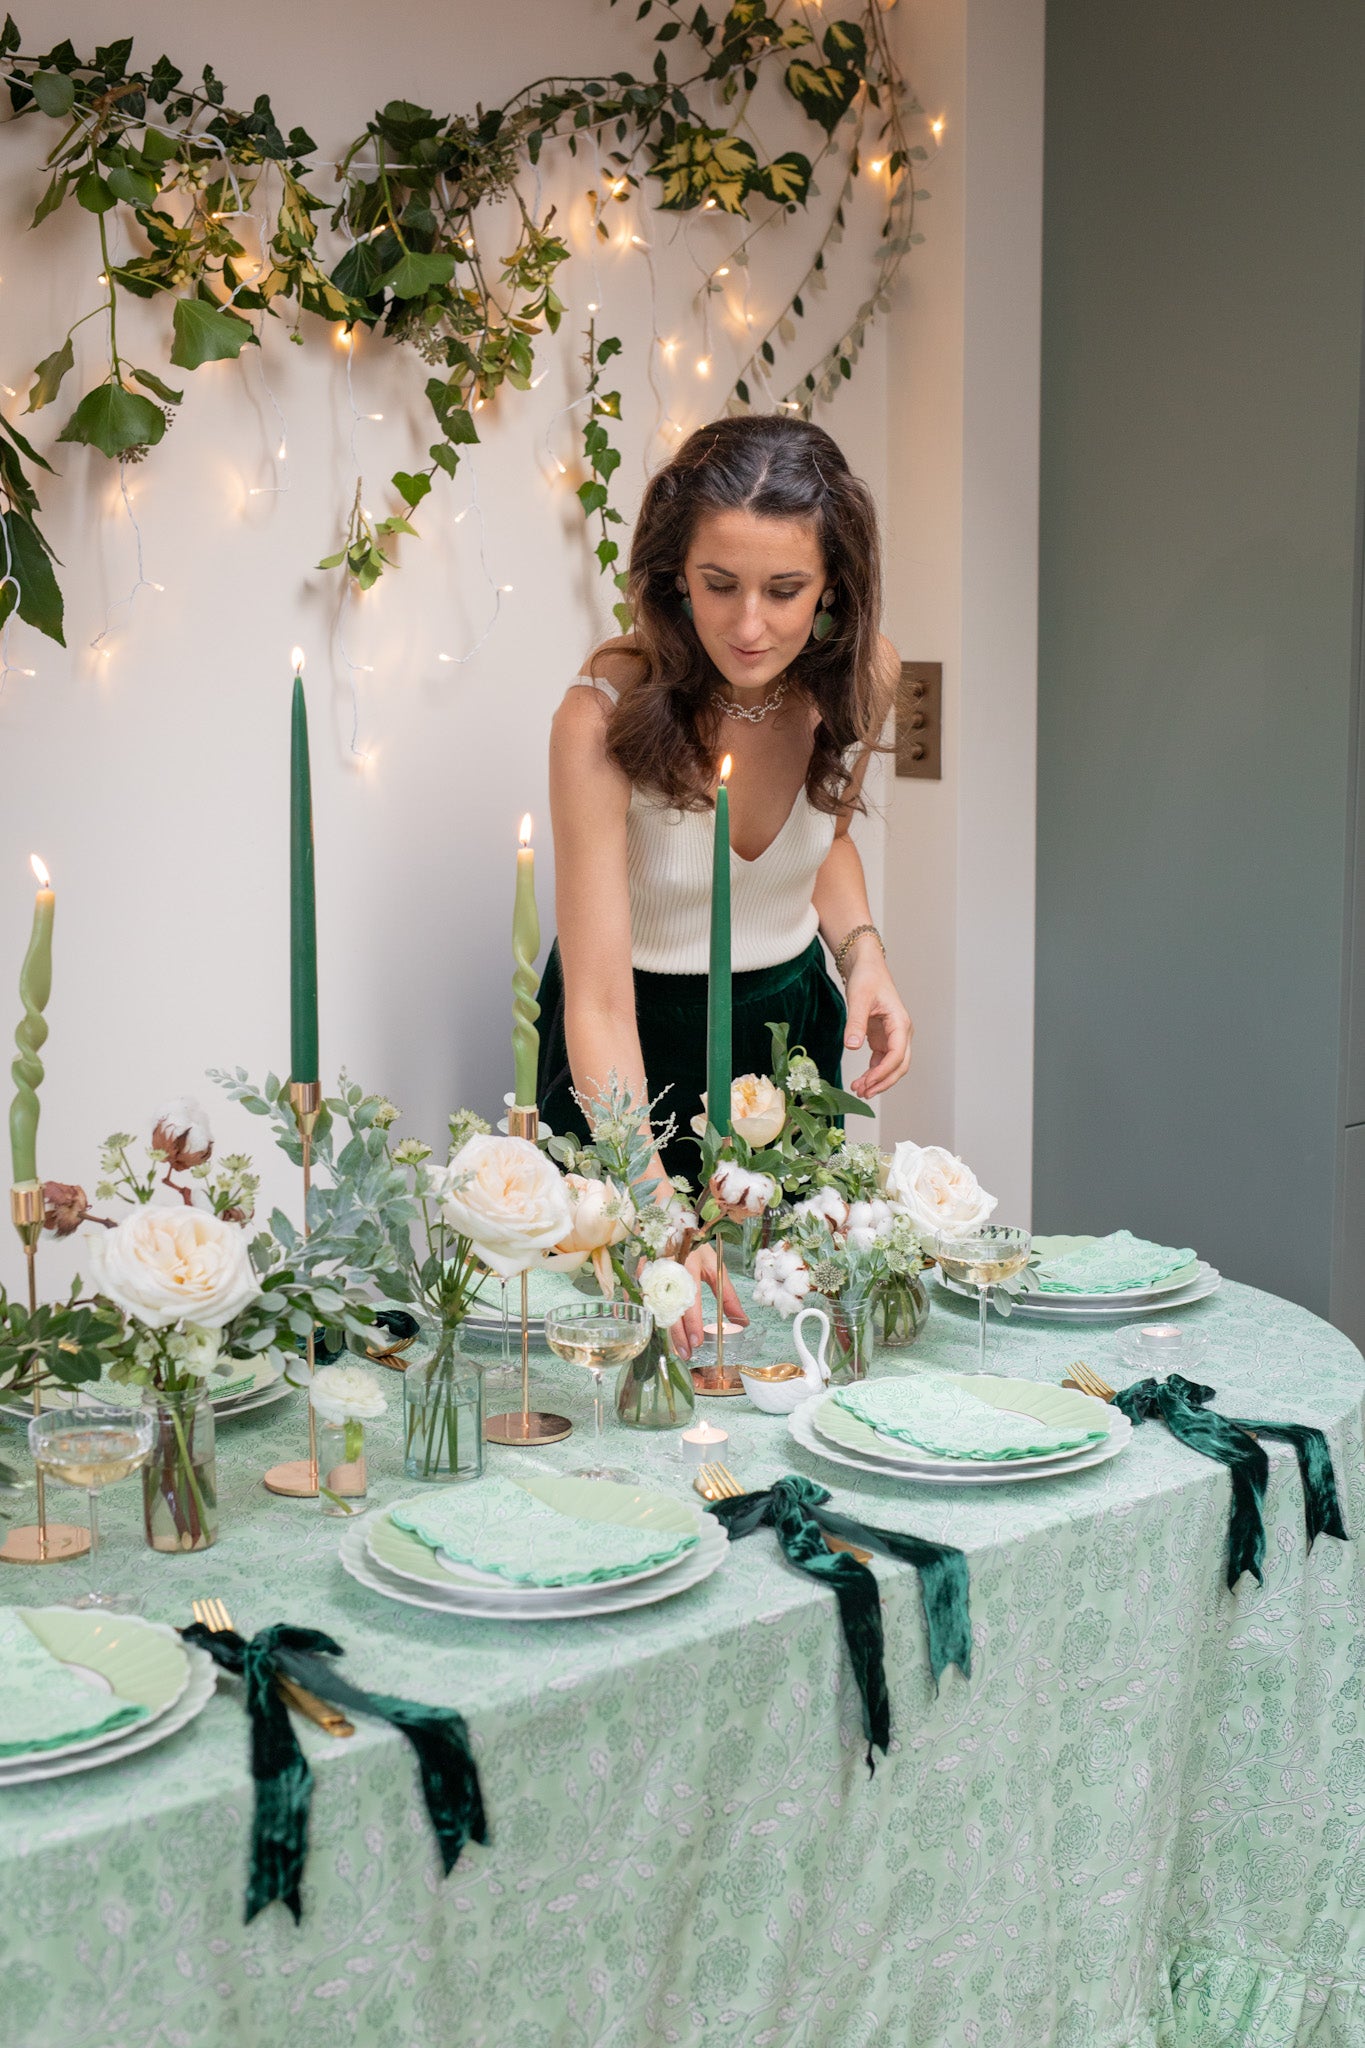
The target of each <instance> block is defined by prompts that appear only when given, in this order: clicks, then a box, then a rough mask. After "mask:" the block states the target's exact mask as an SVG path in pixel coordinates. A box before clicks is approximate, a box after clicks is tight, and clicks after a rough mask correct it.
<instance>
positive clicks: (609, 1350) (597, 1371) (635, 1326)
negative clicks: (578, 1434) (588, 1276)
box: [545, 1301, 654, 1486]
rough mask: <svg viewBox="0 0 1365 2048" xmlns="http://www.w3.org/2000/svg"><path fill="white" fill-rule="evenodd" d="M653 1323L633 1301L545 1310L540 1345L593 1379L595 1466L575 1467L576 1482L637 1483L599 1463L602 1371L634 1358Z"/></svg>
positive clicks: (630, 1474) (574, 1304)
mask: <svg viewBox="0 0 1365 2048" xmlns="http://www.w3.org/2000/svg"><path fill="white" fill-rule="evenodd" d="M653 1328H654V1318H653V1316H652V1315H651V1314H650V1312H649V1310H648V1309H647V1308H644V1307H642V1306H641V1304H640V1303H639V1302H638V1301H575V1302H569V1303H568V1304H566V1305H565V1306H564V1307H563V1308H554V1309H551V1310H549V1312H548V1313H547V1315H546V1317H545V1341H546V1343H547V1344H548V1345H549V1347H550V1349H551V1351H553V1352H554V1353H555V1354H556V1356H557V1357H559V1358H566V1359H568V1360H569V1362H570V1363H571V1364H572V1365H586V1366H587V1368H588V1371H589V1372H590V1373H591V1374H592V1376H593V1384H594V1389H595V1392H596V1397H597V1398H596V1401H595V1404H594V1407H595V1414H596V1421H597V1428H596V1431H595V1435H594V1441H593V1448H594V1449H595V1451H596V1453H597V1462H596V1463H595V1464H593V1465H586V1466H580V1467H579V1468H578V1470H577V1471H575V1472H574V1473H573V1474H572V1475H571V1476H572V1477H573V1478H575V1479H617V1480H620V1481H621V1482H622V1484H623V1485H626V1486H634V1485H635V1484H637V1481H636V1476H635V1474H634V1473H633V1472H618V1471H617V1470H616V1468H615V1467H614V1466H612V1465H604V1464H603V1463H602V1372H603V1369H604V1367H606V1366H608V1365H624V1364H625V1362H626V1360H627V1359H628V1358H637V1357H638V1356H639V1354H640V1353H641V1352H642V1351H643V1350H644V1348H645V1346H646V1344H648V1342H649V1339H650V1335H651V1332H652V1331H653Z"/></svg>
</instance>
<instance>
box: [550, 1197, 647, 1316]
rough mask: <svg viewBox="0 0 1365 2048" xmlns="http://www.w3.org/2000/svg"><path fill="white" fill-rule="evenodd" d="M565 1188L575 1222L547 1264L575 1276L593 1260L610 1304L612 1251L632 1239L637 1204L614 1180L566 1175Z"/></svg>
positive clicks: (557, 1240)
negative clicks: (627, 1239)
mask: <svg viewBox="0 0 1365 2048" xmlns="http://www.w3.org/2000/svg"><path fill="white" fill-rule="evenodd" d="M564 1188H565V1192H566V1193H567V1195H568V1199H569V1202H570V1205H571V1207H572V1211H573V1220H572V1222H571V1223H570V1226H569V1228H568V1230H567V1231H566V1232H565V1234H564V1236H563V1237H561V1238H558V1239H556V1242H555V1248H554V1250H553V1251H552V1252H551V1253H550V1256H549V1258H548V1259H546V1261H545V1263H546V1265H547V1266H555V1267H558V1268H559V1270H560V1271H561V1272H565V1273H576V1272H577V1271H578V1269H579V1268H580V1266H583V1265H586V1263H587V1262H588V1260H589V1259H591V1261H592V1269H593V1272H594V1273H595V1274H596V1275H597V1284H598V1286H599V1287H600V1288H601V1290H602V1292H603V1294H605V1295H606V1297H607V1299H608V1300H610V1299H611V1296H612V1294H613V1292H614V1290H615V1287H616V1275H615V1273H614V1272H613V1271H612V1264H611V1249H610V1248H611V1246H612V1245H614V1244H620V1243H621V1242H622V1240H623V1239H624V1238H626V1237H628V1236H629V1234H630V1227H631V1224H632V1222H633V1221H634V1216H635V1208H634V1204H633V1203H632V1202H631V1199H630V1197H629V1195H627V1194H626V1193H625V1192H624V1190H623V1189H621V1188H619V1187H618V1186H617V1185H616V1182H615V1181H614V1180H589V1178H588V1177H587V1175H586V1174H582V1173H566V1174H565V1175H564Z"/></svg>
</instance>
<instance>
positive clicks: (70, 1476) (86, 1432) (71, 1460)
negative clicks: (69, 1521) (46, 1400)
mask: <svg viewBox="0 0 1365 2048" xmlns="http://www.w3.org/2000/svg"><path fill="white" fill-rule="evenodd" d="M155 1429H156V1417H155V1416H154V1415H153V1414H151V1413H150V1412H149V1411H147V1410H145V1409H143V1408H123V1407H114V1406H110V1405H107V1404H106V1403H104V1402H102V1401H84V1400H81V1399H80V1398H79V1397H78V1398H77V1400H76V1402H75V1404H74V1405H73V1406H72V1407H70V1408H49V1409H45V1410H44V1411H43V1413H42V1414H41V1415H35V1416H34V1418H33V1420H32V1421H31V1422H30V1423H29V1426H28V1447H29V1449H30V1451H32V1453H33V1460H34V1463H35V1464H36V1465H39V1466H40V1467H41V1468H42V1470H43V1472H44V1473H46V1475H47V1477H48V1478H49V1479H56V1480H59V1481H60V1482H61V1483H62V1485H64V1486H83V1487H84V1488H85V1491H86V1494H87V1495H88V1497H89V1501H90V1573H91V1584H90V1586H89V1587H88V1588H87V1590H86V1591H85V1592H84V1593H82V1594H81V1595H80V1597H79V1598H78V1599H76V1600H72V1601H69V1602H67V1605H69V1606H71V1607H83V1608H91V1609H94V1610H96V1611H98V1612H99V1613H101V1614H127V1613H128V1612H130V1611H131V1610H132V1609H135V1608H136V1607H137V1606H138V1605H139V1604H140V1603H139V1602H138V1600H137V1599H136V1598H135V1597H134V1596H132V1595H129V1594H123V1593H102V1592H100V1591H99V1590H98V1588H97V1586H96V1584H95V1582H94V1577H95V1572H96V1569H97V1559H98V1557H99V1549H100V1525H99V1512H98V1509H97V1508H96V1505H95V1496H96V1494H97V1493H98V1492H99V1490H100V1488H101V1487H102V1486H112V1485H113V1484H114V1483H115V1481H116V1480H119V1479H127V1478H128V1476H129V1475H130V1473H133V1472H136V1471H137V1469H138V1467H139V1466H140V1465H145V1464H146V1462H147V1459H148V1457H149V1456H150V1454H151V1448H152V1438H153V1435H154V1433H155Z"/></svg>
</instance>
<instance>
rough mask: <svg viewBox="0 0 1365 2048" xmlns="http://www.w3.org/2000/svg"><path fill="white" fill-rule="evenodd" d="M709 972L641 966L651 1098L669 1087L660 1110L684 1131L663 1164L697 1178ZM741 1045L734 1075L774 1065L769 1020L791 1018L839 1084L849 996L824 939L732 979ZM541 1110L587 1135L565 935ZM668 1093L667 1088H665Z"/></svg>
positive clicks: (546, 1036)
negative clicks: (572, 1055)
mask: <svg viewBox="0 0 1365 2048" xmlns="http://www.w3.org/2000/svg"><path fill="white" fill-rule="evenodd" d="M706 980H707V978H706V976H705V975H704V974H647V973H646V972H645V971H644V970H643V969H642V968H638V967H637V968H636V970H635V1018H636V1022H637V1024H638V1025H639V1029H640V1050H641V1052H642V1054H643V1055H644V1062H645V1078H646V1080H647V1081H648V1083H649V1092H650V1095H651V1097H654V1096H658V1095H660V1094H662V1095H663V1100H662V1102H660V1103H659V1105H658V1107H657V1109H656V1111H655V1120H656V1122H658V1123H661V1122H662V1121H663V1120H664V1119H665V1118H667V1117H669V1116H671V1117H673V1119H674V1120H675V1122H676V1125H677V1130H676V1132H675V1134H674V1136H673V1139H672V1141H671V1142H670V1143H669V1144H668V1145H666V1146H665V1147H664V1149H663V1162H664V1169H665V1171H666V1172H668V1173H671V1174H672V1173H683V1174H686V1175H687V1176H688V1178H689V1179H690V1180H693V1181H695V1179H696V1172H697V1156H698V1155H697V1143H696V1139H695V1137H694V1136H693V1133H692V1118H693V1117H694V1116H696V1115H697V1114H698V1113H699V1112H700V1109H701V1098H702V1091H703V1090H704V1088H705V1087H706ZM731 987H732V990H733V1019H734V1021H733V1026H732V1030H733V1048H734V1071H735V1073H736V1074H766V1073H769V1072H771V1070H772V1041H771V1039H770V1038H769V1035H768V1026H769V1024H785V1025H786V1026H787V1033H788V1036H787V1042H788V1044H789V1046H791V1047H792V1048H793V1049H794V1048H795V1047H796V1046H798V1045H803V1046H804V1047H805V1049H806V1051H807V1052H808V1053H809V1054H810V1057H811V1058H812V1059H813V1060H814V1061H815V1064H816V1065H817V1066H818V1068H819V1069H820V1072H821V1075H822V1076H823V1077H824V1079H825V1080H826V1081H832V1082H833V1083H834V1084H835V1086H836V1087H837V1086H839V1085H840V1061H841V1060H842V1058H843V1049H844V1022H845V1017H846V1012H845V1009H844V999H843V997H842V996H841V995H840V993H839V991H838V989H837V988H836V987H835V985H834V983H833V981H832V980H831V979H830V976H829V973H828V970H827V969H826V967H825V961H824V954H823V953H822V951H821V948H820V941H819V940H818V939H812V940H811V942H810V944H809V946H807V948H806V950H805V952H804V953H800V954H798V955H797V957H796V959H794V960H783V961H781V962H780V963H779V964H778V965H777V966H776V967H758V968H754V969H752V970H751V971H750V972H749V973H746V974H736V975H734V976H733V977H732V980H731ZM540 1007H541V1017H540V1070H539V1077H538V1099H539V1102H540V1113H541V1115H542V1117H544V1119H545V1121H546V1123H547V1124H549V1126H550V1128H551V1130H554V1131H575V1132H577V1133H578V1135H579V1136H580V1137H583V1138H586V1137H587V1135H588V1127H587V1123H586V1122H585V1120H584V1117H583V1112H582V1110H581V1109H580V1108H579V1106H578V1104H577V1103H576V1102H575V1101H574V1097H573V1076H572V1074H571V1072H570V1070H569V1050H568V1045H567V1043H566V1041H565V1036H564V977H563V974H562V972H561V970H560V965H559V946H558V943H556V944H555V945H553V946H552V947H551V948H550V957H549V959H548V960H547V961H546V963H545V972H544V974H543V975H542V977H541V983H540ZM665 1090H666V1091H667V1092H666V1093H665V1092H664V1091H665Z"/></svg>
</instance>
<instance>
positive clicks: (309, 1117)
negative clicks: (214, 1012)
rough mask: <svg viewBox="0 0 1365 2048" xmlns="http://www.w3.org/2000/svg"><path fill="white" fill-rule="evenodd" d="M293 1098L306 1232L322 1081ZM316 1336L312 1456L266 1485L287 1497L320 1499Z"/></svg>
mask: <svg viewBox="0 0 1365 2048" xmlns="http://www.w3.org/2000/svg"><path fill="white" fill-rule="evenodd" d="M289 1100H290V1102H291V1104H292V1105H293V1110H294V1121H295V1123H296V1124H297V1125H298V1127H299V1142H300V1144H301V1145H302V1147H303V1235H304V1238H305V1240H306V1239H307V1237H308V1235H309V1230H308V1194H309V1190H310V1189H311V1187H312V1185H313V1130H314V1127H315V1125H316V1124H317V1120H318V1114H319V1111H320V1110H321V1108H322V1083H321V1081H291V1082H290V1083H289ZM314 1341H315V1340H314V1336H313V1329H312V1325H311V1324H310V1325H309V1329H308V1348H307V1351H306V1354H305V1356H306V1358H307V1361H308V1385H309V1394H308V1456H307V1457H306V1458H290V1459H289V1460H287V1462H286V1463H285V1464H283V1465H272V1466H271V1467H270V1470H269V1471H268V1472H267V1473H266V1475H265V1481H264V1484H265V1487H266V1490H267V1491H268V1492H270V1493H278V1494H283V1495H284V1497H285V1498H286V1499H287V1500H316V1499H317V1497H318V1423H317V1417H316V1415H314V1413H313V1397H312V1382H313V1366H314V1362H315V1360H314Z"/></svg>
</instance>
